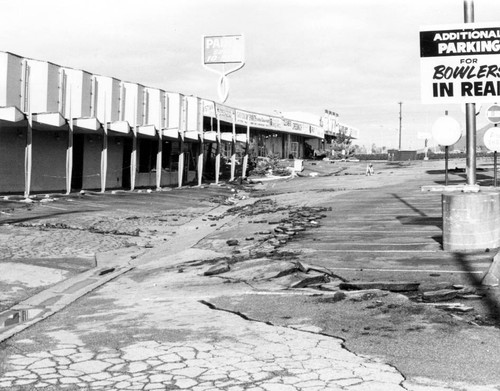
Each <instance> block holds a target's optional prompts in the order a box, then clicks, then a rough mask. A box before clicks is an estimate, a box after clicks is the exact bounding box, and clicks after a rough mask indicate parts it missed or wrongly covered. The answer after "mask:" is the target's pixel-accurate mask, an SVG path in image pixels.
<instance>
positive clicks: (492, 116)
mask: <svg viewBox="0 0 500 391" xmlns="http://www.w3.org/2000/svg"><path fill="white" fill-rule="evenodd" d="M486 118H487V119H488V121H490V122H491V123H492V124H498V123H500V106H499V105H491V106H490V107H488V110H486Z"/></svg>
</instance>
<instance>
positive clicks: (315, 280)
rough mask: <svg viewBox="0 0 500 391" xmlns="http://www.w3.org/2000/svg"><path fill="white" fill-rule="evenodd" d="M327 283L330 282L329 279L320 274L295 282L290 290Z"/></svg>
mask: <svg viewBox="0 0 500 391" xmlns="http://www.w3.org/2000/svg"><path fill="white" fill-rule="evenodd" d="M327 282H330V278H329V277H328V276H327V275H325V274H320V275H318V276H313V277H306V278H304V279H303V280H301V281H299V282H297V283H296V284H293V285H292V286H291V287H290V288H293V289H297V288H305V287H308V286H311V285H315V284H322V283H327Z"/></svg>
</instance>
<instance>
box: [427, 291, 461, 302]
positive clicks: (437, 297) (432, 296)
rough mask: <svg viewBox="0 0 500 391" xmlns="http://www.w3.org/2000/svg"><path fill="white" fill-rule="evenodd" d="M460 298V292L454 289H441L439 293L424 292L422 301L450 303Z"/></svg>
mask: <svg viewBox="0 0 500 391" xmlns="http://www.w3.org/2000/svg"><path fill="white" fill-rule="evenodd" d="M457 296H458V292H457V291H456V290H453V289H441V290H438V291H430V292H424V294H423V295H422V299H423V300H424V301H432V302H436V301H448V300H452V299H454V298H456V297H457Z"/></svg>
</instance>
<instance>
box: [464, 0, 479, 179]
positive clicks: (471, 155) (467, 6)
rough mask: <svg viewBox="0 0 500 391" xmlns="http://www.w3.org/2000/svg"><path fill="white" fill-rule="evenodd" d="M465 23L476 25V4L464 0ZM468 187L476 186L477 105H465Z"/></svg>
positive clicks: (470, 0)
mask: <svg viewBox="0 0 500 391" xmlns="http://www.w3.org/2000/svg"><path fill="white" fill-rule="evenodd" d="M464 22H465V23H474V2H473V0H464ZM465 124H466V149H467V164H466V167H467V185H470V186H474V185H475V184H476V104H475V103H466V104H465Z"/></svg>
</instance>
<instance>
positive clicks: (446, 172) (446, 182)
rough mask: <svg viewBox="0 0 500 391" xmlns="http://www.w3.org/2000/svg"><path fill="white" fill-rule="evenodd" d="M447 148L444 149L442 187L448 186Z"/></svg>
mask: <svg viewBox="0 0 500 391" xmlns="http://www.w3.org/2000/svg"><path fill="white" fill-rule="evenodd" d="M449 148H450V147H448V146H447V145H446V146H445V147H444V185H445V186H448V149H449Z"/></svg>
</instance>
